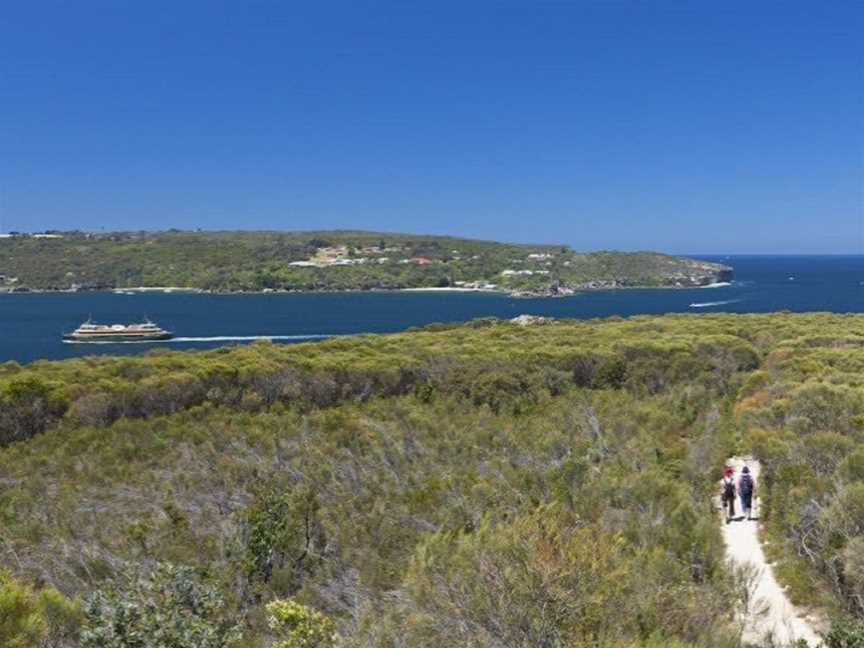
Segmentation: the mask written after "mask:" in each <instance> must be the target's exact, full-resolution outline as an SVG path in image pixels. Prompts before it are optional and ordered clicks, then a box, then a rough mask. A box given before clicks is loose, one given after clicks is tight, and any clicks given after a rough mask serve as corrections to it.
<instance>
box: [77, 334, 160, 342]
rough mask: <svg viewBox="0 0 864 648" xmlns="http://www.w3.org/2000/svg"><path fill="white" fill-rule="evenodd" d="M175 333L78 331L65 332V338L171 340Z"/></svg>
mask: <svg viewBox="0 0 864 648" xmlns="http://www.w3.org/2000/svg"><path fill="white" fill-rule="evenodd" d="M173 337H174V334H173V333H168V332H165V333H148V334H145V335H129V334H123V333H116V334H115V333H105V334H101V335H88V334H84V335H79V334H76V333H65V334H64V335H63V340H65V341H66V342H158V341H159V340H170V339H171V338H173Z"/></svg>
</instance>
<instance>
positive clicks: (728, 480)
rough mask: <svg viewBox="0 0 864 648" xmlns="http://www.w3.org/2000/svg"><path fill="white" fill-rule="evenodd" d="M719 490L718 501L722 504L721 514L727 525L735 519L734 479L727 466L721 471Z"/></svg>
mask: <svg viewBox="0 0 864 648" xmlns="http://www.w3.org/2000/svg"><path fill="white" fill-rule="evenodd" d="M721 489H722V490H721V491H720V501H721V502H722V503H723V512H724V513H725V514H726V524H729V522H731V521H732V518H734V517H735V478H734V477H733V473H732V469H731V468H730V467H729V466H726V467H725V468H724V469H723V482H722V485H721Z"/></svg>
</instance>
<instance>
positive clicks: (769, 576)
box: [723, 457, 821, 646]
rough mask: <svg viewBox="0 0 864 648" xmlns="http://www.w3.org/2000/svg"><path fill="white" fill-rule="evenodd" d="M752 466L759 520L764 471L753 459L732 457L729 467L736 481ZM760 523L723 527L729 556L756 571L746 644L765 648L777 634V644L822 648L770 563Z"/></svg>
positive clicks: (738, 504) (746, 614) (746, 623)
mask: <svg viewBox="0 0 864 648" xmlns="http://www.w3.org/2000/svg"><path fill="white" fill-rule="evenodd" d="M745 464H746V465H747V466H749V467H750V472H751V474H752V475H753V476H754V477H755V479H756V485H757V490H756V495H757V497H756V498H755V499H754V502H753V517H755V518H758V517H759V507H760V498H759V497H758V495H759V490H758V488H759V486H760V483H759V482H760V479H759V477H760V468H761V466H760V465H759V462H758V461H755V460H753V459H751V458H750V457H732V458H731V459H729V461H728V462H727V465H729V466H732V467H733V468H734V469H735V476H736V479H737V477H738V475H739V474H740V471H741V468H742V467H743V466H744V465H745ZM735 513H736V515H738V516H740V515H741V502H740V500H737V499H736V502H735ZM757 525H758V522H756V521H750V522H748V521H746V520H744V519H741V520H733V521H732V522H730V523H729V524H724V526H723V539H724V540H725V541H726V553H727V555H728V556H729V559H730V560H731V561H732V562H733V563H734V564H735V565H737V566H740V567H745V566H747V565H749V566H750V568H751V569H752V570H753V584H752V586H751V588H750V592H751V594H750V600H749V604H748V605H747V609H746V610H745V611H744V613H743V614H742V622H743V626H744V628H743V639H744V641H745V642H750V643H756V644H759V645H761V641H762V640H763V639H764V638H765V637H766V636H768V635H773V637H774V640H775V642H776V645H779V646H787V645H790V644H792V643H793V642H794V641H796V640H799V639H805V640H806V641H807V642H808V643H809V644H810V646H818V645H820V643H821V639H820V638H819V636H818V635H817V634H816V632H815V630H814V629H813V627H812V625H811V624H810V622H808V621H807V620H806V619H805V618H804V617H803V615H801V613H800V612H798V611H797V610H796V609H795V608H794V607H793V606H792V604H791V603H790V602H789V599H787V598H786V594H785V592H784V591H783V588H782V587H780V584H779V583H778V582H777V579H776V578H774V573H773V571H772V569H771V567H770V566H769V565H768V563H766V562H765V554H764V553H762V546H761V545H760V544H759V537H758V535H757V533H756V530H757Z"/></svg>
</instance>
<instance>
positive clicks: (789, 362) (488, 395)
mask: <svg viewBox="0 0 864 648" xmlns="http://www.w3.org/2000/svg"><path fill="white" fill-rule="evenodd" d="M529 321H530V320H529ZM523 323H524V322H523ZM862 370H864V316H858V315H849V316H844V315H831V314H789V313H775V314H758V315H757V314H754V315H725V314H723V315H698V316H695V315H669V316H663V317H647V316H641V317H633V318H628V319H622V318H609V319H605V320H591V321H569V320H568V321H563V320H562V321H536V322H534V323H533V324H530V325H519V324H517V323H514V322H508V321H498V320H477V321H474V322H470V323H467V324H462V325H452V326H451V325H434V326H428V327H425V328H423V329H419V330H413V331H408V332H405V333H401V334H395V335H381V336H358V337H353V338H340V339H332V340H328V341H324V342H320V343H310V344H300V345H291V346H288V345H277V344H273V343H265V342H262V343H255V344H251V345H248V346H244V347H233V348H225V349H219V350H215V351H202V352H170V351H162V350H160V351H153V352H150V353H147V354H145V355H142V356H137V357H125V358H118V357H89V358H84V359H77V360H67V361H61V362H48V361H40V362H35V363H32V364H29V365H26V366H19V365H17V364H15V363H11V362H9V363H5V364H3V365H0V446H2V447H0V565H2V570H0V644H3V645H9V646H55V647H60V646H63V647H65V646H78V645H82V646H84V647H85V648H95V647H109V646H110V647H126V646H151V645H153V646H155V645H178V646H179V645H190V646H191V645H194V646H202V647H205V648H206V647H215V646H244V647H246V646H248V647H252V646H274V645H278V646H280V647H282V648H300V647H307V648H308V647H312V646H319V647H324V646H352V647H353V646H357V647H359V646H380V647H384V646H394V647H395V646H411V647H414V646H423V647H427V646H428V647H430V648H431V647H433V646H443V645H452V646H457V645H459V646H478V647H481V646H482V647H487V646H488V647H493V646H495V647H498V646H524V647H526V648H527V647H529V646H532V647H533V646H550V647H557V646H560V647H562V648H563V647H568V648H570V647H582V646H584V647H586V648H587V647H588V646H604V647H605V646H613V647H621V648H625V647H627V648H636V647H654V648H661V647H668V646H672V647H676V648H696V647H705V648H708V647H711V648H738V647H739V646H740V645H741V644H740V641H739V639H738V634H737V633H736V631H735V626H734V623H735V619H734V615H733V613H734V611H735V609H736V607H737V606H738V605H739V604H741V603H743V601H742V599H743V598H744V597H745V596H746V587H745V580H746V578H745V575H742V574H736V573H734V572H733V571H731V570H729V569H727V568H726V565H725V563H724V558H723V556H724V550H723V543H722V538H721V534H720V526H719V514H718V511H717V510H716V508H715V503H714V501H713V497H714V496H715V495H716V491H717V484H716V482H717V478H718V476H719V474H720V470H721V468H722V465H723V461H724V459H725V458H726V457H728V456H730V455H733V454H740V453H747V452H751V453H753V454H754V455H755V456H756V457H758V458H759V459H760V460H761V461H762V462H763V470H764V471H765V472H764V475H763V479H762V483H760V489H761V491H760V492H761V496H762V497H763V498H764V500H765V505H764V506H763V520H762V524H763V525H764V528H765V530H766V534H767V538H768V539H770V541H771V544H770V547H771V552H772V556H771V557H772V560H774V561H775V565H776V570H777V572H778V574H779V576H780V578H781V579H782V580H783V582H784V584H786V585H787V586H788V588H789V593H790V595H791V596H792V597H793V599H794V600H795V602H796V603H798V604H799V605H802V606H805V607H806V606H814V607H818V608H819V609H820V610H821V611H822V613H823V614H825V615H827V616H830V617H831V618H832V619H834V620H835V628H836V630H835V631H833V633H832V635H831V636H829V640H828V645H829V646H830V648H845V647H847V646H853V645H858V644H854V643H849V642H851V641H860V640H861V638H862V637H864V631H862V629H861V627H860V626H858V625H856V623H857V622H856V621H855V619H861V618H862V615H864V562H862V556H864V379H862V378H861V376H862V375H864V371H862ZM142 637H151V638H152V637H158V638H159V640H160V641H163V642H164V643H163V644H156V643H141V641H142V639H141V638H142ZM856 637H857V639H856ZM4 641H5V642H6V643H3V642H4ZM16 641H17V642H18V643H15V642H16ZM136 642H137V643H136ZM844 642H846V643H844Z"/></svg>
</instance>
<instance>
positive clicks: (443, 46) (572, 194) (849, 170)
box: [0, 0, 864, 253]
mask: <svg viewBox="0 0 864 648" xmlns="http://www.w3.org/2000/svg"><path fill="white" fill-rule="evenodd" d="M862 33H864V3H862V2H860V1H857V2H843V1H840V2H837V1H834V0H832V1H831V2H818V1H816V0H812V1H810V2H801V3H798V2H752V1H747V2H709V1H707V0H705V1H701V0H698V1H697V0H694V1H680V2H679V1H677V0H657V1H652V2H639V3H636V2H617V1H603V2H599V1H598V2H588V1H585V2H579V1H573V2H542V1H536V0H533V1H529V0H525V1H524V2H488V3H487V2H465V1H463V2H393V3H384V2H344V3H335V2H285V1H284V0H281V1H274V2H240V1H232V2H222V1H217V0H208V1H206V2H184V1H182V0H172V1H171V2H161V1H147V2H133V1H131V0H126V1H124V0H112V1H100V2H95V1H88V0H81V1H80V2H63V3H61V2H56V3H55V2H40V1H39V0H32V1H28V2H7V3H5V4H4V8H3V12H2V16H0V212H2V215H0V218H2V227H3V228H4V229H7V230H8V229H18V230H41V229H45V228H52V229H68V228H81V229H87V230H99V229H102V228H105V229H108V230H112V229H137V228H142V227H146V228H148V229H160V228H168V227H179V228H196V227H201V228H206V229H243V228H276V229H310V228H337V227H338V228H362V229H380V230H391V231H412V232H432V233H448V234H456V235H465V236H472V237H482V238H492V239H502V240H515V241H532V242H546V241H548V242H566V243H570V244H572V245H574V246H575V247H577V248H579V249H596V248H615V249H657V250H664V251H669V252H691V253H700V252H702V253H759V252H769V253H862V252H864V241H862V209H864V206H862V175H864V169H862V167H864V37H862Z"/></svg>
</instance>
